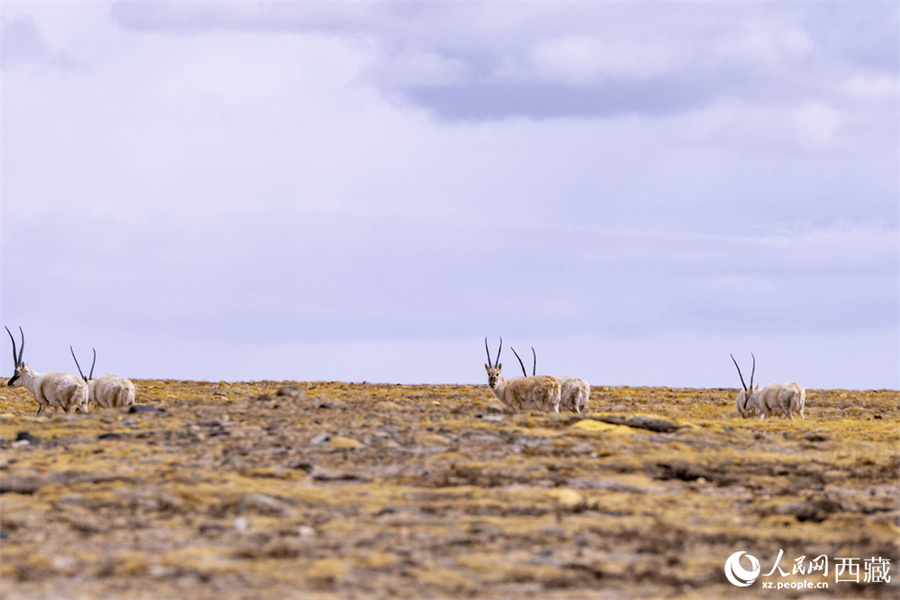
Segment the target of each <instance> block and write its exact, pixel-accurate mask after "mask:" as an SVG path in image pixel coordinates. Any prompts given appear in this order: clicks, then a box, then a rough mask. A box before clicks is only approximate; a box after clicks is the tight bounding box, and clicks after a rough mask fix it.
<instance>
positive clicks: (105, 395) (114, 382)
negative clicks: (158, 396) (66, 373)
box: [88, 375, 134, 408]
mask: <svg viewBox="0 0 900 600" xmlns="http://www.w3.org/2000/svg"><path fill="white" fill-rule="evenodd" d="M88 391H89V393H88V395H89V399H90V402H91V404H94V405H96V406H100V407H102V408H117V407H121V406H131V405H132V404H134V384H133V383H132V382H131V380H130V379H126V378H125V377H119V376H117V375H100V376H99V377H95V378H94V379H91V380H90V382H89V383H88Z"/></svg>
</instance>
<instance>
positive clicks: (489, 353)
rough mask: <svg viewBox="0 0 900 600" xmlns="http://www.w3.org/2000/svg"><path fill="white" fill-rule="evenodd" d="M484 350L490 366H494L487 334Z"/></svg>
mask: <svg viewBox="0 0 900 600" xmlns="http://www.w3.org/2000/svg"><path fill="white" fill-rule="evenodd" d="M484 351H485V352H486V353H487V359H488V366H489V367H493V366H494V364H493V363H492V362H491V351H490V350H489V349H488V345H487V336H485V338H484Z"/></svg>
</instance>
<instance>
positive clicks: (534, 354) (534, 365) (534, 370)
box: [531, 346, 537, 376]
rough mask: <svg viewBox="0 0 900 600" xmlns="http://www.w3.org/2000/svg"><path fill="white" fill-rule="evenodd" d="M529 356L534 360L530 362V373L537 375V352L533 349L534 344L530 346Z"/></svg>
mask: <svg viewBox="0 0 900 600" xmlns="http://www.w3.org/2000/svg"><path fill="white" fill-rule="evenodd" d="M531 357H532V358H533V359H534V361H533V362H532V363H531V375H532V376H534V375H537V352H535V351H534V346H532V347H531Z"/></svg>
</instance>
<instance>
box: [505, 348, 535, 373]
mask: <svg viewBox="0 0 900 600" xmlns="http://www.w3.org/2000/svg"><path fill="white" fill-rule="evenodd" d="M509 349H510V350H512V351H513V354H515V355H516V358H518V359H519V366H520V367H522V375H523V376H524V377H528V373H527V372H526V371H525V365H524V364H522V359H521V358H519V353H518V352H516V349H515V348H513V347H512V346H510V347H509ZM531 357H532V359H533V360H532V363H531V376H532V377H534V376H535V375H537V354H536V353H535V351H534V346H532V347H531Z"/></svg>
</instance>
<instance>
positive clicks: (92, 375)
mask: <svg viewBox="0 0 900 600" xmlns="http://www.w3.org/2000/svg"><path fill="white" fill-rule="evenodd" d="M91 350H93V351H94V362H92V363H91V374H90V375H88V379H93V378H94V365H96V364H97V349H96V348H94V347H91Z"/></svg>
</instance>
